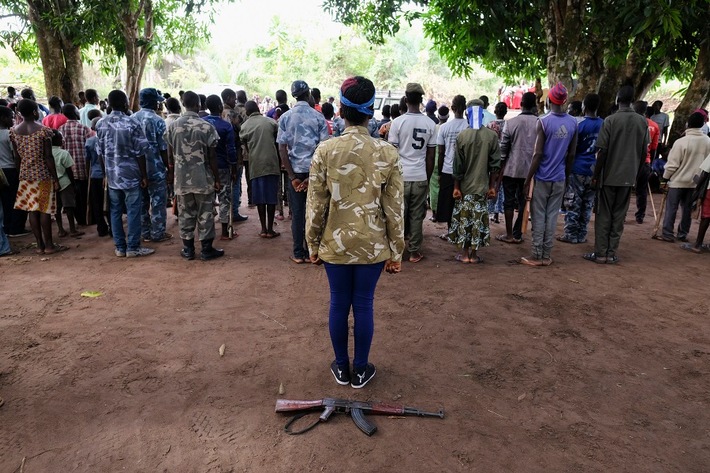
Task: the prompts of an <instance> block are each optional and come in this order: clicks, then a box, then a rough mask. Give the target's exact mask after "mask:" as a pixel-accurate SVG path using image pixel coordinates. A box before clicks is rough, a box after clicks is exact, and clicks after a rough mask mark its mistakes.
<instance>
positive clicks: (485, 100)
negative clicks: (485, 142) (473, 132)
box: [477, 95, 507, 126]
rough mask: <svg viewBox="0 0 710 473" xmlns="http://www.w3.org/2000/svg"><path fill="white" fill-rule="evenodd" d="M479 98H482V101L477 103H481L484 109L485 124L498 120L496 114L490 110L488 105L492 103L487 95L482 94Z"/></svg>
mask: <svg viewBox="0 0 710 473" xmlns="http://www.w3.org/2000/svg"><path fill="white" fill-rule="evenodd" d="M478 100H480V101H481V103H480V104H477V105H480V106H481V108H482V109H483V126H488V125H489V124H490V123H491V122H493V121H495V120H496V115H495V114H493V113H491V112H489V111H488V106H489V105H490V103H489V99H488V96H487V95H481V96H480V97H478ZM503 105H505V104H503ZM506 109H507V105H506Z"/></svg>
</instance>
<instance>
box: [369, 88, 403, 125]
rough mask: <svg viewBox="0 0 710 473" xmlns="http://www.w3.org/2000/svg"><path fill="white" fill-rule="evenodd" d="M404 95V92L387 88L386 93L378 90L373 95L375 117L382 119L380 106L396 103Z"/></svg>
mask: <svg viewBox="0 0 710 473" xmlns="http://www.w3.org/2000/svg"><path fill="white" fill-rule="evenodd" d="M403 96H404V92H399V91H393V90H389V91H387V93H383V92H378V93H377V94H376V95H375V103H374V104H373V107H374V108H375V119H376V120H382V107H384V106H385V105H390V106H392V105H393V104H398V103H399V100H400V99H401V98H402V97H403Z"/></svg>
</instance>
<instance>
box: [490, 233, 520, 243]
mask: <svg viewBox="0 0 710 473" xmlns="http://www.w3.org/2000/svg"><path fill="white" fill-rule="evenodd" d="M496 240H498V241H502V242H503V243H508V244H509V245H519V244H521V243H522V242H523V239H522V238H521V239H517V238H513V239H512V240H508V238H507V237H506V236H505V235H496Z"/></svg>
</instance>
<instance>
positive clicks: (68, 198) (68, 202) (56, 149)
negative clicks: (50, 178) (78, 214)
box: [52, 130, 84, 238]
mask: <svg viewBox="0 0 710 473" xmlns="http://www.w3.org/2000/svg"><path fill="white" fill-rule="evenodd" d="M53 131H54V134H53V136H52V156H53V157H54V167H55V168H56V170H57V177H58V178H59V190H58V191H57V213H56V214H55V220H56V221H57V228H58V230H59V231H58V232H57V236H58V237H59V238H64V237H66V236H67V235H69V236H71V237H74V238H78V237H80V236H82V235H83V234H84V232H80V231H77V229H76V220H75V218H74V208H75V207H76V197H75V192H74V188H75V186H76V184H75V182H74V173H73V172H72V166H74V160H72V157H71V155H70V154H69V152H68V151H67V150H65V149H62V134H61V133H60V132H59V131H57V130H53ZM62 210H64V212H65V213H66V214H67V223H68V224H69V233H67V231H66V230H65V229H64V224H63V223H62Z"/></svg>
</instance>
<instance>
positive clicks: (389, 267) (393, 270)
mask: <svg viewBox="0 0 710 473" xmlns="http://www.w3.org/2000/svg"><path fill="white" fill-rule="evenodd" d="M401 270H402V263H401V262H399V261H398V262H394V261H392V260H391V259H388V260H387V262H385V271H386V272H388V273H390V274H397V273H399V272H400V271H401Z"/></svg>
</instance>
